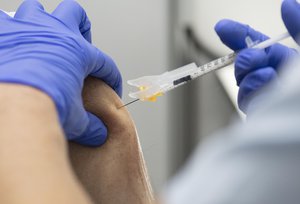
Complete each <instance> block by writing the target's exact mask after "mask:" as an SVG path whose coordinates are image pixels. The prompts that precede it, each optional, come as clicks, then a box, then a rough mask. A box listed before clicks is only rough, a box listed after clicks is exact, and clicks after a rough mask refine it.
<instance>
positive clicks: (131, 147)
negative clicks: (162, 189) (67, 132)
mask: <svg viewBox="0 0 300 204" xmlns="http://www.w3.org/2000/svg"><path fill="white" fill-rule="evenodd" d="M105 87H106V88H105ZM100 93H101V94H100ZM102 96H105V97H102ZM84 99H85V107H86V108H87V109H88V110H89V111H90V112H92V113H94V114H95V115H97V116H98V117H100V118H101V119H102V120H103V121H104V123H105V124H106V126H107V128H108V140H107V142H106V143H105V144H104V145H103V146H102V147H100V148H87V147H82V146H79V145H76V144H70V157H71V161H72V164H73V167H74V169H75V171H76V173H77V175H78V177H79V179H80V180H81V182H82V183H83V184H84V186H85V188H86V189H87V191H88V192H89V193H90V194H91V196H92V198H93V199H94V200H95V202H96V203H105V204H112V203H131V204H135V203H136V204H148V203H152V202H153V195H152V189H151V185H150V182H149V181H148V175H147V172H146V168H145V163H144V159H143V155H142V152H141V148H140V144H139V141H138V137H137V134H136V131H135V126H134V124H133V122H132V120H131V119H130V116H129V113H128V112H127V110H126V109H120V110H118V109H117V107H119V106H120V105H121V102H120V100H119V98H118V97H117V96H114V93H113V92H112V91H111V90H110V89H109V88H108V87H107V86H106V85H105V84H104V83H103V82H100V81H99V80H96V79H90V80H89V81H88V82H87V83H86V85H85V90H84Z"/></svg>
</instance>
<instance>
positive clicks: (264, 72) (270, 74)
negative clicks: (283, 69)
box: [238, 67, 278, 113]
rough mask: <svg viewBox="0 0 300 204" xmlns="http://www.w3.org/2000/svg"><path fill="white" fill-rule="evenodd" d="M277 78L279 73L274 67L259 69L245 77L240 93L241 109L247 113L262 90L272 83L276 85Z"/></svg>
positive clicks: (239, 102)
mask: <svg viewBox="0 0 300 204" xmlns="http://www.w3.org/2000/svg"><path fill="white" fill-rule="evenodd" d="M277 78H278V76H277V72H276V71H275V70H274V69H273V68H272V67H266V68H263V69H258V70H256V71H253V72H251V73H249V74H248V75H247V76H245V78H244V79H243V80H242V81H241V83H240V89H239V93H238V105H239V108H240V109H241V110H242V111H243V112H244V113H247V111H248V107H249V105H250V104H251V103H252V101H253V100H254V99H255V98H256V97H257V95H258V94H259V93H261V90H262V89H263V88H264V87H266V86H267V85H269V84H270V83H271V82H273V83H274V84H276V83H275V82H277V80H276V79H277Z"/></svg>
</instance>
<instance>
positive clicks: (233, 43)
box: [215, 20, 296, 113]
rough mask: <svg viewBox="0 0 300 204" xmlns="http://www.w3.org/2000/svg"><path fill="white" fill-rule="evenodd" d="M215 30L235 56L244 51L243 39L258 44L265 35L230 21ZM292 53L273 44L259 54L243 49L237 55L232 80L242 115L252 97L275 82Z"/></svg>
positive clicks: (258, 50) (290, 50)
mask: <svg viewBox="0 0 300 204" xmlns="http://www.w3.org/2000/svg"><path fill="white" fill-rule="evenodd" d="M215 30H216V32H217V34H218V35H219V37H220V39H221V41H222V42H223V43H224V44H225V45H227V46H228V47H229V48H231V49H233V50H234V51H236V52H237V51H239V50H243V49H245V48H247V45H246V42H245V39H246V37H247V36H249V37H250V38H251V39H252V40H253V41H260V42H261V41H264V40H266V39H268V37H267V36H266V35H264V34H262V33H260V32H258V31H255V30H254V29H252V28H251V27H249V26H248V25H244V24H241V23H238V22H235V21H232V20H222V21H220V22H219V23H218V24H217V25H216V27H215ZM295 53H296V52H295V50H293V49H289V48H287V47H285V46H282V45H280V44H275V45H273V46H271V47H269V48H267V49H263V50H260V49H245V50H243V51H241V52H240V53H239V54H238V55H237V58H236V61H235V76H236V80H237V85H238V86H239V87H240V89H239V93H238V104H239V108H240V109H241V110H242V111H243V112H245V113H247V110H248V108H249V106H250V105H251V103H252V102H253V101H254V99H255V98H256V97H255V96H256V95H258V93H260V92H261V90H262V89H263V88H264V87H265V86H266V85H268V84H269V83H270V82H271V81H274V80H275V79H277V75H278V72H279V71H280V68H281V67H282V65H283V64H284V63H285V62H286V60H287V59H289V58H290V57H291V56H294V55H295Z"/></svg>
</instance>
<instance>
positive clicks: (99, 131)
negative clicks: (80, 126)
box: [73, 112, 107, 147]
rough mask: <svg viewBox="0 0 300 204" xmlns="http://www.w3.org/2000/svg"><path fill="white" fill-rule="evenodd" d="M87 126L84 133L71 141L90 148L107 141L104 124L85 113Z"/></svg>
mask: <svg viewBox="0 0 300 204" xmlns="http://www.w3.org/2000/svg"><path fill="white" fill-rule="evenodd" d="M87 116H88V119H89V124H88V126H87V128H86V130H85V132H84V133H83V134H82V135H81V136H80V137H77V138H75V139H73V141H75V142H77V143H79V144H81V145H87V146H91V147H97V146H100V145H103V144H104V143H105V141H106V139H107V128H106V126H105V125H104V123H103V122H102V121H101V120H100V119H99V118H97V117H96V116H95V115H93V114H92V113H89V112H87Z"/></svg>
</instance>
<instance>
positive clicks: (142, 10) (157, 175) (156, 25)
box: [0, 0, 169, 189]
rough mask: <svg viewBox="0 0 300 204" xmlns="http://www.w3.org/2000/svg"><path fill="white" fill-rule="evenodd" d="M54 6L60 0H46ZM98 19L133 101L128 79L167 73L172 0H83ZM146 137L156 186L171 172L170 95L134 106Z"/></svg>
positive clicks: (99, 37) (96, 26)
mask: <svg viewBox="0 0 300 204" xmlns="http://www.w3.org/2000/svg"><path fill="white" fill-rule="evenodd" d="M20 2H21V1H20V0H10V1H2V2H1V3H0V8H1V9H3V10H7V11H13V10H16V8H17V5H18V4H19V3H20ZM41 2H43V4H44V6H45V8H46V9H47V10H53V9H54V8H55V6H56V5H57V4H58V2H59V1H58V0H51V1H50V0H49V1H46V0H44V1H41ZM79 2H80V3H81V4H82V5H83V6H84V7H85V9H86V11H87V13H88V15H89V17H90V19H91V21H92V24H93V42H94V44H95V45H96V46H97V47H99V48H100V49H102V50H104V51H105V52H107V53H108V54H110V55H111V56H112V57H113V58H114V59H115V61H116V62H117V64H118V65H119V68H120V70H121V72H122V74H123V79H124V101H126V102H128V101H129V100H130V99H129V98H128V97H127V94H128V86H127V85H126V84H125V82H126V80H128V79H133V78H136V77H140V76H142V75H148V74H155V73H161V72H163V71H164V70H166V69H167V68H168V65H169V60H168V14H169V13H168V12H169V11H168V0H126V1H120V0H98V1H87V0H86V1H84V0H81V1H79ZM130 112H131V113H132V115H133V117H134V120H135V122H136V125H137V129H138V131H139V135H140V137H141V142H142V146H143V150H144V153H145V158H146V162H147V164H148V168H149V172H150V176H151V178H152V181H153V184H154V187H155V188H156V189H158V188H160V187H161V186H162V184H163V183H164V181H165V180H166V178H167V175H168V171H169V170H168V154H167V152H168V145H167V139H168V131H167V130H168V127H166V126H167V119H168V118H167V97H164V98H162V99H160V100H159V101H158V102H157V103H155V104H148V103H145V104H142V103H139V104H135V105H132V106H131V107H130Z"/></svg>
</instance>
